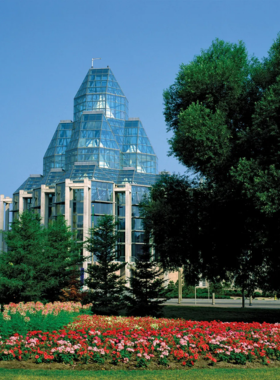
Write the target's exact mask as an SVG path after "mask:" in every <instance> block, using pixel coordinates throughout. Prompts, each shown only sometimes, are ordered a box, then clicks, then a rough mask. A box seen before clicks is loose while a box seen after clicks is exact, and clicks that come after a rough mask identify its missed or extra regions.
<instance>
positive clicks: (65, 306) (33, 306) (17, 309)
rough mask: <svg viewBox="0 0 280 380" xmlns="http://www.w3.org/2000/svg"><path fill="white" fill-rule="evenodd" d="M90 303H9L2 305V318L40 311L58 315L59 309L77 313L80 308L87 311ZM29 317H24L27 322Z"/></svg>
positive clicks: (6, 318)
mask: <svg viewBox="0 0 280 380" xmlns="http://www.w3.org/2000/svg"><path fill="white" fill-rule="evenodd" d="M90 306H91V304H88V305H84V306H83V305H82V304H81V303H80V302H54V303H47V304H46V305H44V304H43V303H41V302H27V303H24V302H20V303H18V304H16V303H12V302H11V303H9V304H8V305H4V312H3V318H4V319H5V320H10V319H11V314H17V313H18V314H20V315H22V316H26V315H27V314H36V313H41V314H42V315H48V314H54V315H58V314H59V313H60V312H61V311H67V312H69V313H79V312H81V310H87V311H89V308H90ZM29 319H30V318H29V317H27V318H26V319H25V321H26V322H28V320H29Z"/></svg>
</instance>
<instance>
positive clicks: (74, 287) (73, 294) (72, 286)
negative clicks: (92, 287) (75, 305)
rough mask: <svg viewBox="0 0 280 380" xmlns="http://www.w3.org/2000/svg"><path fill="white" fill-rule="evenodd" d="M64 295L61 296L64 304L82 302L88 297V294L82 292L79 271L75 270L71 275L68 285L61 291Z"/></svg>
mask: <svg viewBox="0 0 280 380" xmlns="http://www.w3.org/2000/svg"><path fill="white" fill-rule="evenodd" d="M61 293H62V295H61V296H59V299H60V301H62V302H68V301H73V302H82V301H84V299H85V298H86V296H87V293H86V292H83V291H82V286H81V280H80V279H79V278H78V277H77V270H76V269H73V270H72V271H71V272H70V275H69V283H68V285H67V286H66V287H65V288H64V289H62V290H61Z"/></svg>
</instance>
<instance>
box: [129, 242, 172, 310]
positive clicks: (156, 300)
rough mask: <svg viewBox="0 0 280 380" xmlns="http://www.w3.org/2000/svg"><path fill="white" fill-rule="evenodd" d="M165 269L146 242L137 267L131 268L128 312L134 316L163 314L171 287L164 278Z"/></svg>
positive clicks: (136, 262)
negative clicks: (159, 264)
mask: <svg viewBox="0 0 280 380" xmlns="http://www.w3.org/2000/svg"><path fill="white" fill-rule="evenodd" d="M163 274H164V272H163V270H162V269H161V268H159V266H158V263H157V262H156V261H155V260H154V259H153V258H152V255H151V253H150V245H149V244H148V243H146V244H145V245H144V247H143V253H142V254H141V255H139V257H137V258H136V259H135V267H134V268H132V269H131V277H130V280H129V282H130V288H127V294H126V296H125V301H126V302H127V313H128V315H132V316H139V317H143V316H153V317H159V316H161V315H162V308H163V303H164V302H166V300H167V299H169V298H170V297H168V295H167V294H168V293H169V289H168V288H166V287H165V286H166V285H167V284H166V280H164V278H163Z"/></svg>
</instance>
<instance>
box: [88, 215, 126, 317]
mask: <svg viewBox="0 0 280 380" xmlns="http://www.w3.org/2000/svg"><path fill="white" fill-rule="evenodd" d="M117 242H118V234H117V223H115V221H114V218H113V216H111V215H105V216H104V217H102V218H101V219H100V220H99V223H98V225H97V226H96V227H94V228H91V229H90V236H89V238H88V239H87V241H86V248H87V250H88V252H90V253H91V255H92V256H93V257H95V258H96V261H97V262H96V263H95V264H92V265H89V266H88V269H87V273H88V277H87V279H86V280H85V283H86V285H87V286H88V288H89V292H88V300H89V301H90V302H92V304H93V305H92V311H93V313H94V314H103V315H115V314H116V313H118V311H119V310H120V309H124V307H125V305H124V300H123V296H124V291H125V280H124V279H123V277H122V273H121V272H122V270H123V269H124V267H125V265H126V263H119V262H117V252H116V247H117Z"/></svg>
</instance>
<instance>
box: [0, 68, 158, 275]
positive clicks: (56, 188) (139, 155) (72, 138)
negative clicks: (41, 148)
mask: <svg viewBox="0 0 280 380" xmlns="http://www.w3.org/2000/svg"><path fill="white" fill-rule="evenodd" d="M157 178H158V168H157V156H156V154H155V152H154V149H153V147H152V145H151V143H150V141H149V138H148V136H147V134H146V131H145V129H144V127H143V125H142V123H141V120H140V119H139V118H129V115H128V100H127V98H126V97H125V95H124V93H123V91H122V89H121V87H120V85H119V83H118V82H117V80H116V78H115V76H114V74H113V72H112V70H111V68H109V67H107V68H105V69H104V68H102V69H96V68H93V67H92V68H90V69H89V70H88V73H87V74H86V76H85V79H84V80H83V83H82V84H81V86H80V88H79V90H78V92H77V94H76V96H75V98H74V115H73V121H72V120H61V121H60V122H59V124H58V126H57V128H56V130H55V132H54V135H53V138H52V140H51V142H50V144H49V146H48V149H47V151H46V153H45V155H44V158H43V175H41V174H32V175H30V176H29V177H28V178H27V179H26V181H25V182H24V183H23V184H22V185H21V186H19V188H18V189H17V190H16V191H15V192H14V194H13V198H12V199H11V198H5V197H4V196H3V195H0V230H5V229H6V230H7V229H8V228H9V207H10V204H11V203H12V214H13V218H17V217H18V214H19V213H21V212H23V211H24V210H28V209H32V210H33V211H34V212H36V213H38V214H40V216H41V218H42V223H43V224H45V225H47V224H48V223H49V221H50V220H52V219H53V218H55V217H56V216H57V215H58V214H62V215H64V216H65V219H66V221H67V223H68V224H69V226H71V229H72V230H73V231H75V232H76V236H77V239H78V241H82V240H85V239H86V237H87V235H88V231H89V228H90V227H93V226H95V225H96V224H97V222H98V219H99V218H100V217H101V216H102V215H105V214H110V215H115V217H116V219H117V220H118V222H119V232H120V238H119V242H118V258H119V260H120V261H125V262H127V263H131V262H133V261H134V258H135V257H137V255H138V254H139V253H141V251H142V247H143V237H144V235H143V227H142V220H141V218H140V215H139V206H138V205H139V203H140V201H141V199H142V198H143V196H144V195H145V194H146V193H147V192H148V191H149V187H150V186H151V185H152V184H153V183H155V181H156V180H157ZM4 214H5V218H4ZM4 219H5V225H4ZM1 235H2V234H1V233H0V236H1ZM0 239H2V240H0V250H6V249H7V247H6V246H5V242H4V240H3V238H2V237H0ZM84 255H87V252H86V251H85V249H84ZM93 261H94V258H93V257H92V258H89V259H88V262H89V263H92V262H93ZM86 266H87V263H85V268H86ZM128 270H129V269H127V270H126V271H128ZM126 276H129V273H128V272H127V273H126Z"/></svg>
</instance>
